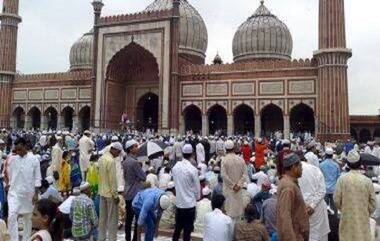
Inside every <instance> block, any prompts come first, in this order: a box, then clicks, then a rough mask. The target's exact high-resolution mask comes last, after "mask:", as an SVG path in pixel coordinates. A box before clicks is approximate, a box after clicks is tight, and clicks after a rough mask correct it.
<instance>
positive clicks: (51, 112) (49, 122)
mask: <svg viewBox="0 0 380 241" xmlns="http://www.w3.org/2000/svg"><path fill="white" fill-rule="evenodd" d="M45 116H46V127H47V129H48V130H56V129H57V123H58V112H57V110H56V109H55V108H54V107H52V106H50V107H49V108H47V109H46V111H45Z"/></svg>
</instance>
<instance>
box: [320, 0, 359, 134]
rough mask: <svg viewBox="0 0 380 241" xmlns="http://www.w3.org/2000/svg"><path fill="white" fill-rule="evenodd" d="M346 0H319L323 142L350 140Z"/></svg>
mask: <svg viewBox="0 0 380 241" xmlns="http://www.w3.org/2000/svg"><path fill="white" fill-rule="evenodd" d="M351 56H352V53H351V49H347V48H346V26H345V14H344V0H319V49H318V51H315V52H314V58H315V59H316V60H317V63H318V79H317V96H318V99H317V102H318V104H317V113H316V115H317V123H316V124H317V136H318V138H319V139H320V140H321V141H326V140H329V141H332V140H337V139H347V138H349V137H350V117H349V110H348V83H347V82H348V81H347V61H348V59H349V58H350V57H351Z"/></svg>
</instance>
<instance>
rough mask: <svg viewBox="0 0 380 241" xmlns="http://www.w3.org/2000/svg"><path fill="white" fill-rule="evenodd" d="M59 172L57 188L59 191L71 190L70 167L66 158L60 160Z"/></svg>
mask: <svg viewBox="0 0 380 241" xmlns="http://www.w3.org/2000/svg"><path fill="white" fill-rule="evenodd" d="M60 170H61V172H60V175H59V179H58V190H59V191H61V192H68V191H70V190H71V182H70V174H71V167H70V164H69V163H68V162H67V161H66V160H62V162H61V168H60Z"/></svg>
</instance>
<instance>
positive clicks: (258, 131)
mask: <svg viewBox="0 0 380 241" xmlns="http://www.w3.org/2000/svg"><path fill="white" fill-rule="evenodd" d="M255 137H261V116H260V115H255Z"/></svg>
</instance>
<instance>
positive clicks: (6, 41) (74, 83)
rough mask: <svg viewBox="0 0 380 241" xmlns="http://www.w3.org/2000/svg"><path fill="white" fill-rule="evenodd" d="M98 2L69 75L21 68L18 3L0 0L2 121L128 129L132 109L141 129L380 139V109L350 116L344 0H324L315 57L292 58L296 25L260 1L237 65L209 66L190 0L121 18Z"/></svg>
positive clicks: (239, 35)
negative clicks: (292, 30) (104, 11)
mask: <svg viewBox="0 0 380 241" xmlns="http://www.w3.org/2000/svg"><path fill="white" fill-rule="evenodd" d="M92 5H93V9H94V25H93V26H89V29H92V30H91V31H89V32H88V33H85V34H84V35H83V36H82V37H81V38H80V39H79V40H78V41H77V42H75V43H74V44H73V46H72V48H71V51H70V68H69V70H68V71H66V72H62V73H41V74H33V75H20V74H18V73H17V72H16V50H17V28H18V24H19V23H20V22H21V17H20V16H19V15H18V9H19V0H4V1H3V11H2V14H1V15H0V20H1V29H0V102H1V103H2V104H1V106H0V126H1V127H13V128H27V129H32V128H33V129H47V128H49V129H58V128H59V129H64V128H65V129H70V130H84V129H88V128H91V129H93V130H97V131H103V130H120V128H121V121H122V116H124V117H125V119H128V120H129V121H130V123H131V125H132V126H133V127H134V128H136V129H138V130H141V131H144V130H145V129H146V128H151V129H155V130H158V131H162V132H166V133H185V132H186V131H188V130H192V131H193V132H195V133H200V134H203V135H208V134H214V133H215V132H216V131H220V132H222V133H224V134H225V135H231V134H243V133H247V132H250V133H253V134H255V135H256V136H259V135H261V136H263V135H269V134H271V133H274V132H276V131H282V132H283V133H284V135H285V137H288V136H289V135H290V133H297V132H305V131H308V132H311V133H313V134H315V135H316V136H317V137H318V138H320V139H321V140H336V139H347V138H349V137H350V136H353V137H355V138H357V139H360V140H362V141H366V140H369V139H373V138H375V137H380V117H379V116H351V117H350V116H349V106H348V98H349V97H348V79H347V61H348V59H349V58H350V57H351V55H352V53H351V50H350V49H348V48H347V46H346V33H345V13H344V0H319V36H318V40H319V47H318V49H317V50H316V51H314V52H313V58H312V59H299V60H295V59H292V49H293V41H292V35H291V33H290V31H289V29H288V27H287V26H286V24H285V23H284V22H283V21H282V20H280V18H279V17H277V16H276V15H274V14H273V13H271V12H270V11H269V10H268V8H267V7H266V6H265V3H264V1H261V2H260V3H258V7H257V9H256V11H254V12H253V14H252V16H247V19H246V21H245V22H243V23H242V24H241V25H240V26H239V27H238V29H237V30H236V33H235V36H234V38H233V42H232V52H233V57H234V58H233V63H230V64H223V61H222V59H221V57H220V56H218V55H217V56H216V57H215V59H214V61H213V64H211V65H205V57H206V56H205V53H206V50H207V44H208V35H207V28H206V25H205V23H204V21H203V19H202V16H201V15H200V14H199V12H198V11H197V10H196V9H195V8H194V7H193V6H192V5H191V0H152V3H151V4H150V5H149V6H147V7H146V9H145V10H143V11H141V12H138V13H134V14H125V15H117V16H101V11H102V8H103V6H104V4H103V3H102V1H101V0H93V2H92ZM253 10H254V9H253ZM226 21H228V20H226ZM125 119H124V120H125Z"/></svg>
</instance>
